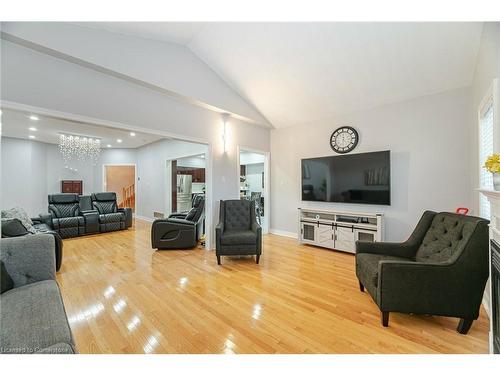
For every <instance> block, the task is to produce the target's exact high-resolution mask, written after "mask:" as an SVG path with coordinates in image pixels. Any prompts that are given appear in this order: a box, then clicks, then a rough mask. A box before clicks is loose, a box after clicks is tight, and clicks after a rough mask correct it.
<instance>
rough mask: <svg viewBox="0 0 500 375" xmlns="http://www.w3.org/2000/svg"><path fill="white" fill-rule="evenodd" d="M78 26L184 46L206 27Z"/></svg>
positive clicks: (153, 24)
mask: <svg viewBox="0 0 500 375" xmlns="http://www.w3.org/2000/svg"><path fill="white" fill-rule="evenodd" d="M76 24H77V25H80V26H86V27H91V28H94V29H100V30H107V31H111V32H114V33H119V34H124V35H131V36H136V37H141V38H146V39H152V40H159V41H162V42H169V43H177V44H182V45H187V44H188V43H189V42H191V40H192V39H193V38H194V37H195V36H196V35H197V34H198V33H199V32H200V31H201V30H202V28H203V27H204V26H205V25H206V24H205V23H203V22H77V23H76Z"/></svg>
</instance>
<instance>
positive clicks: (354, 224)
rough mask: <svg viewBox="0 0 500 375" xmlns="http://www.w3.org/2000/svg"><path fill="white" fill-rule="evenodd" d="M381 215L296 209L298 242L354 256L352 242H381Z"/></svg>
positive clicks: (382, 232) (382, 225)
mask: <svg viewBox="0 0 500 375" xmlns="http://www.w3.org/2000/svg"><path fill="white" fill-rule="evenodd" d="M383 218H384V216H383V214H381V213H360V212H347V211H324V210H316V209H310V208H299V232H298V233H299V242H300V243H304V244H310V245H316V246H321V247H326V248H329V249H335V250H340V251H345V252H348V253H355V251H356V241H357V240H361V241H373V242H380V241H383V240H384V220H383Z"/></svg>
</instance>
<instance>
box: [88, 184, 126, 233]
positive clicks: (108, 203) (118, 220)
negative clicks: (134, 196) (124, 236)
mask: <svg viewBox="0 0 500 375" xmlns="http://www.w3.org/2000/svg"><path fill="white" fill-rule="evenodd" d="M92 207H93V208H94V210H97V212H98V214H99V231H100V232H110V231H115V230H121V229H126V228H127V224H129V222H130V225H131V217H132V210H131V209H130V208H118V204H117V202H116V193H113V192H103V193H93V194H92ZM127 217H130V219H129V220H127ZM130 225H129V226H130Z"/></svg>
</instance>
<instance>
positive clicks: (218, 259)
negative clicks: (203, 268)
mask: <svg viewBox="0 0 500 375" xmlns="http://www.w3.org/2000/svg"><path fill="white" fill-rule="evenodd" d="M217 264H218V265H219V266H220V255H217Z"/></svg>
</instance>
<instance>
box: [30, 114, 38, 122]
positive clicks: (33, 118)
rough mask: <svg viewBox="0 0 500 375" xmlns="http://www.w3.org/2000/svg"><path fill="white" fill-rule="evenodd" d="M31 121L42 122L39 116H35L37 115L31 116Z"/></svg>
mask: <svg viewBox="0 0 500 375" xmlns="http://www.w3.org/2000/svg"><path fill="white" fill-rule="evenodd" d="M29 119H30V120H31V121H38V120H40V119H39V118H38V116H35V115H31V116H30V117H29Z"/></svg>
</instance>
